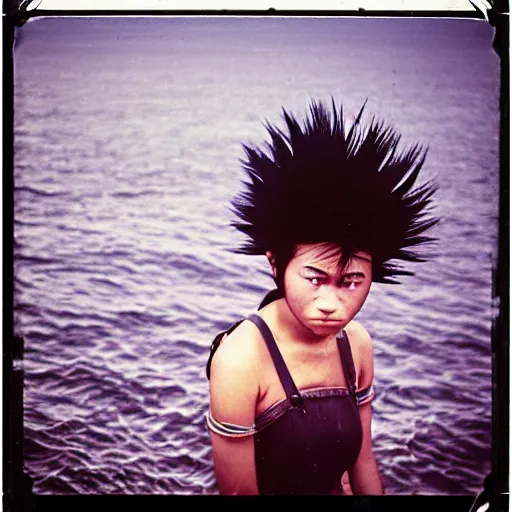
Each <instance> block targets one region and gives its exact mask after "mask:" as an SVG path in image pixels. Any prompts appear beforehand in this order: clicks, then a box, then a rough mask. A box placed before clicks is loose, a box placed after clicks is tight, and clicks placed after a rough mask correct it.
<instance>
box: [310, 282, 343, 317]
mask: <svg viewBox="0 0 512 512" xmlns="http://www.w3.org/2000/svg"><path fill="white" fill-rule="evenodd" d="M315 306H316V308H317V309H318V310H319V311H320V312H322V313H324V314H325V315H332V314H333V313H334V312H335V311H336V310H337V309H338V308H339V306H340V301H339V298H338V296H337V294H336V293H335V292H334V290H329V289H328V287H325V288H324V290H322V294H321V295H320V296H319V297H317V299H316V301H315Z"/></svg>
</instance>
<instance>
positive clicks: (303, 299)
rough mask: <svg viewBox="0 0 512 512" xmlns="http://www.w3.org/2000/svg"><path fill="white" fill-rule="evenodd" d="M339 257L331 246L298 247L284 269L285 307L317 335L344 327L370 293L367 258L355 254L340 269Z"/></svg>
mask: <svg viewBox="0 0 512 512" xmlns="http://www.w3.org/2000/svg"><path fill="white" fill-rule="evenodd" d="M340 255H341V252H340V250H339V248H338V247H337V246H334V245H328V244H301V245H299V246H298V247H297V249H296V251H295V254H294V256H293V258H292V259H291V260H290V262H289V264H288V266H287V267H286V270H285V275H284V290H285V298H286V302H287V304H288V307H289V309H290V311H291V312H292V314H293V316H294V317H295V318H296V320H297V321H298V322H299V323H300V324H301V325H302V326H303V327H304V328H306V329H308V330H310V331H312V332H313V333H314V334H315V335H318V336H324V335H329V334H332V333H337V332H338V331H339V330H340V329H342V328H343V327H345V326H346V325H347V324H348V323H349V322H350V320H352V318H354V316H355V315H356V313H357V312H358V311H359V310H360V309H361V307H362V306H363V304H364V302H365V300H366V297H367V296H368V292H369V291H370V286H371V281H372V273H371V269H372V266H371V256H370V255H369V254H368V253H365V252H357V253H355V255H354V256H353V258H352V259H351V260H350V261H349V262H348V263H347V265H346V266H345V268H344V269H343V270H340V269H339V259H340Z"/></svg>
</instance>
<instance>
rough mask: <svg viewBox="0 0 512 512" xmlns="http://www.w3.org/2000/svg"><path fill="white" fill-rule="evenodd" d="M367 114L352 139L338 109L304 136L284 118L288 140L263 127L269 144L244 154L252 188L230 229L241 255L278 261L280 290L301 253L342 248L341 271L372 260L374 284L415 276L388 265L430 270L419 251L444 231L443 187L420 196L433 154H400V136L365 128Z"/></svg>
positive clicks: (316, 119) (303, 129)
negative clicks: (238, 238) (433, 207)
mask: <svg viewBox="0 0 512 512" xmlns="http://www.w3.org/2000/svg"><path fill="white" fill-rule="evenodd" d="M365 104H366V103H365ZM365 104H363V106H362V107H361V109H360V111H359V113H358V115H357V117H356V119H355V121H354V123H353V124H352V126H351V128H350V130H348V133H347V131H346V130H345V119H344V117H343V110H342V107H341V105H340V107H339V110H338V109H337V108H336V104H335V102H334V99H332V108H331V109H329V108H328V107H327V106H326V105H325V104H324V103H322V102H315V101H312V102H311V104H310V108H309V115H308V116H307V117H306V119H305V121H304V124H303V126H301V125H300V123H299V122H298V121H297V120H296V119H295V117H294V116H293V115H292V114H290V113H289V112H287V111H286V110H285V109H284V108H283V117H284V121H285V124H286V131H285V130H283V129H280V128H279V127H277V126H273V125H271V124H270V123H268V122H265V127H266V129H267V131H268V134H269V135H270V142H266V143H265V144H264V147H263V149H260V148H257V147H250V146H248V145H245V144H244V145H243V148H244V150H245V154H246V159H245V160H242V164H243V169H244V170H245V173H246V174H247V177H248V178H249V179H248V180H247V181H244V185H245V190H244V191H242V192H241V193H240V194H239V195H237V196H236V197H235V198H234V199H233V201H232V206H233V212H234V213H235V215H236V217H237V219H236V221H234V222H233V223H232V225H233V226H234V227H236V228H237V229H239V230H240V231H242V232H243V233H244V234H245V235H246V237H247V240H246V242H245V243H244V244H243V245H242V247H240V248H238V249H236V250H235V251H236V252H239V253H243V254H265V253H266V251H271V252H272V253H273V255H274V258H275V260H276V264H277V269H278V281H279V278H282V275H283V273H284V269H285V267H286V265H287V264H288V262H289V261H290V259H291V258H292V257H293V254H294V252H295V249H296V247H297V245H298V244H300V243H312V244H313V243H329V244H330V243H332V244H336V245H337V246H339V248H340V249H341V259H340V265H341V266H344V265H346V263H347V262H348V261H349V260H350V258H351V257H352V256H353V254H354V253H355V252H357V251H365V252H368V253H369V254H371V256H372V280H373V281H376V282H383V283H393V282H397V281H396V280H395V279H393V277H395V276H400V275H402V276H403V275H412V272H409V271H406V270H403V269H402V268H400V267H399V266H397V265H396V264H393V263H391V262H390V260H404V261H425V259H424V257H422V255H421V254H420V253H419V252H418V251H417V247H418V246H420V245H423V244H425V243H427V242H432V241H433V240H434V239H433V238H432V237H428V236H425V235H424V232H425V231H426V230H427V229H429V228H430V227H432V226H433V225H434V224H436V223H437V222H438V219H436V218H433V217H430V216H429V215H428V214H429V213H430V207H429V205H430V203H431V196H432V194H433V193H434V191H435V190H436V186H435V184H434V183H433V182H427V183H425V184H424V185H422V186H418V187H416V188H413V186H414V185H415V182H416V179H417V177H418V174H419V172H420V169H421V168H422V166H423V163H424V162H425V156H426V150H425V149H423V148H422V147H421V146H419V145H418V144H415V145H413V146H412V147H410V148H409V149H406V150H404V151H402V152H398V149H397V146H398V142H399V140H400V135H399V134H398V133H397V132H396V130H395V129H394V128H393V127H392V126H386V125H384V124H383V123H382V122H381V121H376V120H375V118H373V119H372V121H371V122H370V124H369V125H368V126H366V127H364V126H362V123H361V116H362V114H363V111H364V108H365ZM278 285H279V282H278Z"/></svg>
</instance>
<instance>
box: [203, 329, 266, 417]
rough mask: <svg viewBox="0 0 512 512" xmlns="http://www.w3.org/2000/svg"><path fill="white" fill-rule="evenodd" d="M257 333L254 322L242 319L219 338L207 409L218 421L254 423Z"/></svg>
mask: <svg viewBox="0 0 512 512" xmlns="http://www.w3.org/2000/svg"><path fill="white" fill-rule="evenodd" d="M258 335H259V332H258V330H257V328H256V326H253V325H252V323H251V322H249V321H244V322H242V323H241V324H240V325H239V326H238V327H237V328H236V329H235V330H234V331H232V332H231V333H230V334H229V335H228V336H225V338H224V339H223V340H222V342H221V343H220V345H219V348H218V349H217V351H216V352H215V354H214V356H213V359H212V365H211V371H210V409H211V412H212V414H213V416H214V417H215V418H216V419H217V420H219V421H227V422H229V423H234V424H237V425H252V424H253V423H254V417H255V408H256V401H257V398H258V396H259V375H258V368H259V363H258V357H259V356H258Z"/></svg>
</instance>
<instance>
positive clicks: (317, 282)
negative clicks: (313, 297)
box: [306, 277, 320, 287]
mask: <svg viewBox="0 0 512 512" xmlns="http://www.w3.org/2000/svg"><path fill="white" fill-rule="evenodd" d="M306 279H307V280H308V281H309V282H310V283H311V286H315V287H316V286H319V285H320V278H319V277H306Z"/></svg>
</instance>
